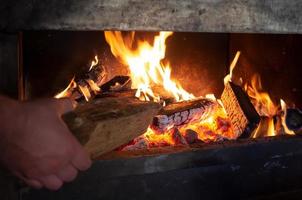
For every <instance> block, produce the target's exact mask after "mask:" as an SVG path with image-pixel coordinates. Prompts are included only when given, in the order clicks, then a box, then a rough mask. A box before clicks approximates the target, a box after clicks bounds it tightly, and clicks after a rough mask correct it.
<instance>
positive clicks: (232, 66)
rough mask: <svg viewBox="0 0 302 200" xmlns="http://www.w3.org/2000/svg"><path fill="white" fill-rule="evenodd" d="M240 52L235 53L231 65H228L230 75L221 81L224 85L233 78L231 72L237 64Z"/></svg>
mask: <svg viewBox="0 0 302 200" xmlns="http://www.w3.org/2000/svg"><path fill="white" fill-rule="evenodd" d="M240 53H241V52H240V51H237V52H236V55H235V57H234V59H233V61H232V62H231V65H230V73H229V74H227V75H226V76H225V77H224V79H223V82H224V85H226V84H227V83H228V82H230V81H232V77H233V70H234V68H235V66H236V64H237V62H238V59H239V56H240Z"/></svg>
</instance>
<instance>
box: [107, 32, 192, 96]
mask: <svg viewBox="0 0 302 200" xmlns="http://www.w3.org/2000/svg"><path fill="white" fill-rule="evenodd" d="M172 34H173V32H160V33H159V35H157V36H155V38H154V42H153V45H150V44H149V43H148V42H147V41H138V48H136V49H132V46H133V43H134V33H133V32H132V33H131V36H130V37H123V35H122V33H121V32H119V31H114V32H111V31H105V38H106V41H107V43H108V44H109V45H110V48H111V52H112V53H113V55H114V56H115V57H117V58H118V59H119V60H120V62H121V63H123V64H125V65H127V66H128V67H129V70H130V77H131V80H132V88H133V89H137V92H136V97H138V98H140V99H141V100H145V101H150V100H153V101H156V102H159V101H160V100H161V95H160V94H159V92H158V91H157V90H156V89H155V87H159V88H162V89H164V91H165V93H166V95H168V96H169V97H173V98H174V99H175V100H176V101H183V100H189V99H193V98H195V97H194V95H193V94H191V93H189V92H187V91H185V90H184V89H183V88H182V87H181V85H180V84H179V83H177V82H175V81H173V80H172V79H171V68H170V66H169V64H163V62H162V60H163V59H164V58H165V53H166V44H165V42H166V39H167V38H168V37H169V36H171V35H172Z"/></svg>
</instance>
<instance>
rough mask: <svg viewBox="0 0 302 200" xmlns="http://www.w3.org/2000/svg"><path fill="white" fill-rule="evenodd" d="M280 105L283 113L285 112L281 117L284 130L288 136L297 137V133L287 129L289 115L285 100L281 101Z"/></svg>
mask: <svg viewBox="0 0 302 200" xmlns="http://www.w3.org/2000/svg"><path fill="white" fill-rule="evenodd" d="M280 105H281V109H282V112H283V115H282V116H281V120H282V126H283V128H284V131H285V133H286V134H289V135H295V132H294V131H291V130H289V128H288V127H287V125H286V123H285V119H286V114H287V105H286V103H285V102H284V101H283V99H280Z"/></svg>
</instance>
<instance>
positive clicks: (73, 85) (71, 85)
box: [54, 77, 77, 99]
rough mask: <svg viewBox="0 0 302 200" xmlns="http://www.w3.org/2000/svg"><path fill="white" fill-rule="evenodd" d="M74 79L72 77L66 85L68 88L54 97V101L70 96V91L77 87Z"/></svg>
mask: <svg viewBox="0 0 302 200" xmlns="http://www.w3.org/2000/svg"><path fill="white" fill-rule="evenodd" d="M74 79H75V77H73V78H72V79H71V81H70V83H69V84H68V86H67V87H66V88H65V89H64V90H63V91H61V92H59V93H58V94H56V95H55V96H54V97H55V98H56V99H60V98H64V97H70V95H71V93H70V91H71V90H72V89H74V88H76V87H77V83H76V82H75V81H74Z"/></svg>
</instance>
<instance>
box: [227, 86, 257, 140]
mask: <svg viewBox="0 0 302 200" xmlns="http://www.w3.org/2000/svg"><path fill="white" fill-rule="evenodd" d="M221 100H222V103H223V106H224V108H225V110H226V113H227V115H228V117H229V119H230V121H231V124H232V126H233V129H234V133H235V134H236V136H237V137H243V138H246V137H250V135H251V134H252V132H253V130H254V129H255V128H256V127H257V126H258V124H259V121H260V116H259V114H258V113H257V111H256V109H255V108H254V106H253V104H252V103H251V101H250V99H249V97H248V95H247V94H246V93H245V92H244V91H243V89H242V88H241V87H240V86H238V85H235V84H234V83H232V82H228V83H227V84H226V85H225V87H224V90H223V93H222V95H221Z"/></svg>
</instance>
